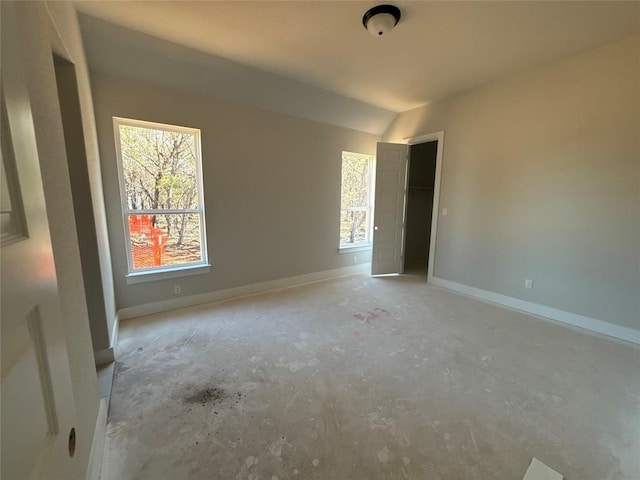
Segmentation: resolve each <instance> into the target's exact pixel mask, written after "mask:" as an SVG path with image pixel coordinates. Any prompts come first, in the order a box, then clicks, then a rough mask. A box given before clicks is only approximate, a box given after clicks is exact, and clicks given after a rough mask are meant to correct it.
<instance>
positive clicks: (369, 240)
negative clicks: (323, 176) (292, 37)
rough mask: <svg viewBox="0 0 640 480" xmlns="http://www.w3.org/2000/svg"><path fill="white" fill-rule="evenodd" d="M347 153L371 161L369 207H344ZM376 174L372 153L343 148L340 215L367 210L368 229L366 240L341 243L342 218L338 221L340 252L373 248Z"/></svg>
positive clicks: (374, 158)
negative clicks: (343, 183)
mask: <svg viewBox="0 0 640 480" xmlns="http://www.w3.org/2000/svg"><path fill="white" fill-rule="evenodd" d="M345 154H347V155H355V156H357V157H366V160H367V161H368V162H369V195H368V196H367V200H368V202H367V203H368V206H367V207H347V208H343V207H342V177H343V170H344V156H345ZM375 174H376V157H375V155H373V154H370V153H359V152H351V151H348V150H342V152H341V157H340V215H339V219H341V218H342V212H354V211H357V212H361V211H364V212H366V216H365V218H366V229H365V232H366V233H365V235H366V236H365V239H366V240H365V241H364V242H359V243H353V244H345V245H343V244H342V243H340V220H339V221H338V253H351V252H358V251H365V250H371V248H372V246H373V208H374V200H375V193H374V190H375Z"/></svg>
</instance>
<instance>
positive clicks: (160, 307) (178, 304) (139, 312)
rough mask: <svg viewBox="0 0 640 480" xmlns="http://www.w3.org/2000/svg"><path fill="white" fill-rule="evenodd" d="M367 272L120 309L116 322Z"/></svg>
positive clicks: (366, 266)
mask: <svg viewBox="0 0 640 480" xmlns="http://www.w3.org/2000/svg"><path fill="white" fill-rule="evenodd" d="M370 271H371V264H370V263H361V264H359V265H354V266H352V267H343V268H336V269H334V270H325V271H323V272H314V273H307V274H305V275H297V276H295V277H286V278H280V279H277V280H270V281H268V282H260V283H252V284H250V285H244V286H242V287H234V288H228V289H225V290H218V291H216V292H209V293H202V294H199V295H189V296H187V297H176V298H171V299H169V300H162V301H160V302H153V303H146V304H144V305H136V306H134V307H125V308H121V309H120V310H118V319H119V320H126V319H128V318H135V317H142V316H143V315H151V314H153V313H160V312H167V311H169V310H175V309H177V308H183V307H190V306H193V305H200V304H203V303H211V302H218V301H220V300H227V299H229V298H235V297H243V296H246V295H254V294H257V293H265V292H270V291H273V290H280V289H283V288H289V287H294V286H298V285H304V284H307V283H313V282H319V281H321V280H328V279H330V278H336V277H342V276H345V275H353V274H356V273H367V272H370Z"/></svg>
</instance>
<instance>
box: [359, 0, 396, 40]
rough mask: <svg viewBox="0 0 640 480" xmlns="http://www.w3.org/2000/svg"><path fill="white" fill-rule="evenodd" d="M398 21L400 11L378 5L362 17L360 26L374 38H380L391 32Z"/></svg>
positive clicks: (388, 6)
mask: <svg viewBox="0 0 640 480" xmlns="http://www.w3.org/2000/svg"><path fill="white" fill-rule="evenodd" d="M399 21H400V9H399V8H398V7H394V6H393V5H378V6H377V7H373V8H371V9H369V10H367V12H366V13H365V14H364V16H363V17H362V25H364V28H366V29H367V31H368V32H369V33H370V34H371V35H373V36H374V37H382V36H384V35H386V34H387V33H389V32H390V31H391V30H393V27H395V26H396V25H397V24H398V22H399Z"/></svg>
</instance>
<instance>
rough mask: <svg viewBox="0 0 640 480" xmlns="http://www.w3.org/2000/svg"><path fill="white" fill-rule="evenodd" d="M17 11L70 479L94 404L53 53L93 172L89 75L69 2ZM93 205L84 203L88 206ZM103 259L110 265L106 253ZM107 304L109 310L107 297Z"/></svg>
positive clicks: (80, 471)
mask: <svg viewBox="0 0 640 480" xmlns="http://www.w3.org/2000/svg"><path fill="white" fill-rule="evenodd" d="M17 13H18V21H19V23H20V25H19V29H20V32H21V35H22V37H21V40H22V42H21V45H16V46H15V48H22V55H23V58H24V59H25V60H26V62H25V68H26V75H25V76H26V84H27V85H26V86H27V89H28V92H29V97H30V101H31V108H32V113H33V122H34V128H35V133H36V140H37V146H38V152H39V158H40V159H41V165H40V168H41V173H42V177H43V185H44V193H45V200H46V204H47V216H48V220H49V227H50V231H51V241H52V246H53V253H54V259H55V266H56V277H57V281H58V286H59V291H60V304H61V309H62V318H63V326H64V333H65V337H66V346H67V350H68V358H69V368H70V373H71V380H72V383H73V395H74V400H75V404H76V411H77V425H76V427H75V428H76V438H77V444H76V453H75V458H76V462H75V465H76V466H77V471H76V472H75V474H76V475H74V478H75V477H77V478H83V477H84V476H85V472H86V469H87V465H88V461H89V455H90V451H91V446H92V440H93V436H94V430H95V426H96V418H97V414H98V406H99V400H98V394H97V382H96V369H95V365H94V356H93V350H92V342H91V333H90V327H89V319H88V313H87V304H86V300H85V294H84V284H83V275H82V265H81V261H80V252H79V244H78V237H77V234H76V223H75V219H74V215H73V197H72V192H71V186H70V181H69V171H68V164H67V158H66V150H65V143H64V134H63V129H62V119H61V113H60V104H59V101H58V91H57V87H56V77H55V72H54V65H53V53H54V52H55V53H57V54H59V55H61V56H63V57H65V58H67V59H69V60H71V61H72V62H73V63H74V64H75V65H76V73H77V76H78V83H79V85H78V87H79V95H80V104H81V109H82V115H83V127H84V130H85V132H84V133H85V140H86V147H87V156H88V161H89V163H90V165H89V167H90V168H93V169H95V168H96V166H98V167H99V164H98V159H97V155H96V153H97V152H96V149H95V145H96V137H95V125H94V121H93V117H92V115H91V96H90V91H89V83H88V72H87V69H86V64H85V62H84V57H83V53H82V41H81V37H80V34H79V28H78V24H77V18H76V14H75V11H74V9H73V7H72V6H71V4H69V3H56V2H52V3H45V2H18V3H17ZM92 146H93V147H94V148H92ZM98 180H99V177H98ZM94 181H95V178H94ZM91 200H92V199H91V198H87V199H84V201H87V202H91ZM96 223H97V222H96ZM104 240H106V238H105V239H104ZM96 254H97V252H96ZM103 258H106V259H108V252H107V255H106V256H104V257H103ZM107 267H108V265H107ZM103 274H104V275H105V276H106V278H108V275H109V274H110V269H109V268H106V272H103ZM107 294H108V292H107ZM111 302H112V306H111V309H112V310H113V299H111ZM106 308H107V306H106V305H105V309H106ZM107 340H108V339H107Z"/></svg>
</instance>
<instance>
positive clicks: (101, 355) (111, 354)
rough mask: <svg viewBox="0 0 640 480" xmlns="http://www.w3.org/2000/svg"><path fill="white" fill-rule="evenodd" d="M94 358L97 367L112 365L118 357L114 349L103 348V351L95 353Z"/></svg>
mask: <svg viewBox="0 0 640 480" xmlns="http://www.w3.org/2000/svg"><path fill="white" fill-rule="evenodd" d="M93 356H94V357H95V360H96V367H100V366H102V365H106V364H107V363H111V362H114V361H115V360H116V355H115V351H114V348H113V347H109V348H103V349H102V350H98V351H95V352H93Z"/></svg>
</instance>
